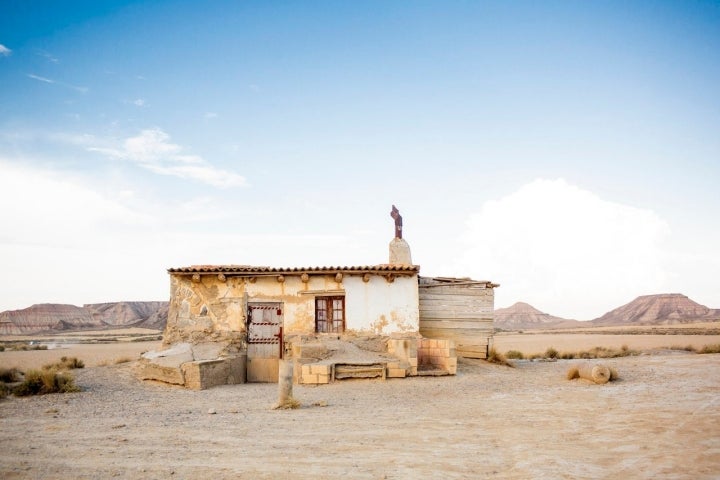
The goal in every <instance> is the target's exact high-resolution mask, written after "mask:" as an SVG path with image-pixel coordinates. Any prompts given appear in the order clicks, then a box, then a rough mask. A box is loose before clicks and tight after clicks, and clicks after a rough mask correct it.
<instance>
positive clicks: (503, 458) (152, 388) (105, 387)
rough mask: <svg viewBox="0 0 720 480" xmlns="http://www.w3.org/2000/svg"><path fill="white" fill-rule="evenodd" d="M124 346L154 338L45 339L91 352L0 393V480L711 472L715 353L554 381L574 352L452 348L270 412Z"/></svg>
mask: <svg viewBox="0 0 720 480" xmlns="http://www.w3.org/2000/svg"><path fill="white" fill-rule="evenodd" d="M526 336H527V337H533V338H535V339H536V340H537V341H538V342H540V343H538V344H536V345H534V346H532V347H528V348H529V349H528V348H526V349H525V351H526V352H531V351H537V352H541V351H543V350H544V349H545V348H547V347H548V346H555V348H558V349H561V348H563V347H562V345H561V344H559V343H557V340H558V339H559V338H560V337H561V336H555V338H554V339H553V340H554V341H553V345H549V344H544V343H542V342H545V341H546V339H544V338H542V337H540V336H534V335H526ZM572 337H573V338H575V339H576V340H577V339H578V338H580V337H577V335H572ZM595 337H597V340H596V341H595V342H593V344H592V346H599V345H603V341H604V340H603V339H605V340H607V338H609V337H607V336H606V335H597V336H595ZM498 338H499V337H498ZM498 338H496V345H497V342H498V341H499V340H498ZM503 341H505V340H503ZM702 341H703V344H708V343H717V340H715V339H713V338H707V339H703V340H702ZM675 343H676V342H675V341H673V340H672V339H670V340H669V341H668V342H667V343H664V344H663V345H661V346H671V345H674V344H675ZM623 344H628V345H629V346H631V347H633V345H632V343H631V341H630V340H628V339H626V340H625V341H624V342H623ZM680 344H684V343H683V342H680ZM128 345H132V348H138V349H139V350H138V351H137V352H136V353H139V352H140V351H144V350H147V349H151V348H153V347H154V346H155V345H153V342H140V343H134V344H107V345H77V346H72V347H70V348H68V349H61V350H57V351H55V352H54V353H56V354H57V353H59V354H62V355H71V356H78V357H80V358H83V356H85V355H96V356H95V357H93V358H94V359H95V360H93V361H92V362H88V364H89V367H87V368H84V369H80V370H75V374H76V377H77V383H78V385H80V386H81V387H82V388H83V391H82V392H79V393H68V394H53V395H45V396H39V397H26V398H16V397H8V398H7V399H5V400H2V401H0V425H2V434H1V435H0V478H8V479H12V478H27V479H30V478H33V479H34V478H88V479H89V478H92V479H96V478H133V479H134V478H150V479H153V478H184V479H224V478H228V479H229V478H247V479H270V478H272V479H277V478H280V479H282V478H292V479H305V478H308V479H310V478H312V479H336V478H340V477H345V478H352V479H356V478H357V479H411V478H458V479H460V478H467V479H475V478H517V479H562V478H568V479H570V478H573V479H575V478H593V479H595V478H607V479H615V478H668V479H669V478H672V479H676V478H688V479H711V478H720V355H719V354H710V355H698V354H692V353H687V352H669V351H662V350H659V351H648V352H647V353H645V354H643V355H640V356H633V357H624V358H617V359H612V360H605V361H604V363H606V364H608V365H611V366H614V367H615V368H616V369H617V370H618V372H619V374H620V377H621V378H620V380H619V381H615V382H611V383H608V384H605V385H595V384H592V383H589V382H587V381H585V380H573V381H568V380H566V379H565V373H566V371H567V369H568V368H569V367H570V366H571V365H574V364H577V363H578V362H579V361H578V360H560V361H556V362H542V361H535V362H529V361H517V362H515V368H509V367H504V366H500V365H493V364H488V363H486V362H484V361H481V360H461V362H460V365H459V369H458V374H457V375H456V376H453V377H415V378H406V379H389V380H386V381H382V380H344V381H339V382H335V383H333V384H330V385H324V386H318V387H307V386H305V387H304V386H295V387H294V394H295V397H296V398H297V399H298V400H299V401H300V402H301V403H302V407H301V408H299V409H296V410H271V408H270V407H271V406H272V404H273V403H274V402H275V400H276V399H277V386H276V385H272V384H244V385H229V386H224V387H217V388H213V389H209V390H204V391H190V390H185V389H182V388H178V387H170V386H166V385H162V384H157V383H150V382H141V381H139V380H137V379H136V378H135V377H134V376H133V363H132V362H127V363H120V364H115V363H114V359H117V358H120V357H123V356H126V355H129V354H130V353H129V352H128V350H126V349H127V348H128ZM508 345H510V344H508ZM574 345H575V346H573V347H572V348H573V349H578V348H579V347H578V346H577V343H575V344H574ZM606 346H612V345H606ZM88 347H92V349H88V350H84V349H86V348H88ZM98 348H102V350H100V352H102V353H98V350H97V349H98ZM509 348H516V349H517V348H518V345H517V344H513V345H510V346H509ZM520 349H521V350H522V348H520ZM502 350H503V349H501V351H502ZM48 352H53V351H52V350H49V351H33V352H8V351H6V352H0V365H3V366H9V363H13V362H15V360H12V361H10V360H9V359H10V358H17V357H15V356H14V355H15V354H30V355H29V356H32V355H39V354H43V355H46V354H48ZM29 356H28V357H29ZM22 360H23V361H30V360H29V358H26V357H23V358H22ZM43 361H44V360H42V361H40V363H42V362H43ZM93 365H104V366H93ZM211 412H214V413H211Z"/></svg>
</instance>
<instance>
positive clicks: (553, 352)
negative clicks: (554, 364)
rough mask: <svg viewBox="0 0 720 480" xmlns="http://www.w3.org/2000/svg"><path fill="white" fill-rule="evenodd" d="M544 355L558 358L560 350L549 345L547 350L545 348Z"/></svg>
mask: <svg viewBox="0 0 720 480" xmlns="http://www.w3.org/2000/svg"><path fill="white" fill-rule="evenodd" d="M544 357H545V358H558V351H557V350H555V349H554V348H553V347H549V348H548V349H547V350H545V354H544Z"/></svg>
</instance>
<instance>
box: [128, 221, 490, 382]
mask: <svg viewBox="0 0 720 480" xmlns="http://www.w3.org/2000/svg"><path fill="white" fill-rule="evenodd" d="M391 215H393V218H395V219H396V230H395V232H396V237H395V238H394V239H393V240H392V242H391V243H390V255H389V260H390V263H388V264H380V265H369V266H344V267H306V268H279V267H258V266H248V265H195V266H190V267H181V268H170V269H169V270H168V273H169V275H170V307H169V313H168V321H167V326H166V329H165V334H164V337H163V346H164V348H165V349H164V350H163V351H160V352H152V353H149V354H146V356H145V358H144V360H143V362H142V365H141V374H140V376H141V377H142V378H145V379H154V380H162V381H166V382H169V383H176V384H181V385H185V386H188V387H190V388H198V389H202V388H207V387H210V386H213V385H219V384H227V383H244V382H245V381H249V382H275V381H277V379H278V368H279V362H280V359H286V360H288V359H290V360H292V361H293V363H294V365H295V375H294V378H295V381H296V382H297V383H305V384H321V383H329V382H331V381H334V380H336V379H341V378H353V377H374V376H378V377H382V378H388V377H390V378H392V377H405V376H414V375H448V374H450V375H454V374H455V372H456V370H457V357H456V350H455V341H456V340H457V335H456V334H457V333H458V331H455V330H453V329H454V328H455V327H457V326H462V327H464V329H463V330H462V331H460V333H463V332H465V333H472V334H473V335H476V334H478V332H477V331H473V330H472V329H473V322H472V314H468V313H467V312H466V313H463V314H462V317H463V318H462V321H463V323H462V324H459V323H457V322H454V321H453V318H454V317H453V316H454V315H455V314H456V312H457V308H456V306H455V304H456V303H457V299H459V298H460V297H458V296H456V295H451V296H448V297H443V296H442V294H443V293H450V294H454V293H457V290H456V288H457V287H458V286H460V285H467V281H463V282H461V283H460V284H457V285H454V287H455V288H451V289H449V290H448V289H446V288H433V290H434V291H435V292H434V294H431V295H428V294H427V293H426V294H425V295H424V297H425V298H426V300H423V299H422V298H421V291H423V290H427V288H425V286H427V285H429V284H433V285H434V284H436V283H437V282H438V281H440V280H438V279H431V280H430V281H428V280H424V279H421V278H420V277H419V276H418V273H419V270H420V267H419V266H417V265H414V264H413V263H412V261H411V258H410V247H409V246H408V244H407V242H406V241H405V240H404V239H402V217H400V216H399V212H397V210H396V209H395V208H394V207H393V213H392V214H391ZM398 222H399V225H398ZM442 281H443V282H445V280H442ZM482 286H483V288H484V289H485V290H486V291H483V292H481V293H482V295H483V297H482V302H483V305H484V307H483V313H482V321H481V323H483V326H482V328H485V326H486V324H487V319H488V318H489V319H490V326H492V288H493V287H495V286H497V285H494V284H492V283H490V282H485V283H483V284H482ZM421 287H422V288H421ZM438 294H440V296H438ZM445 298H447V299H448V300H450V303H448V305H449V307H448V308H444V305H445V303H446V302H445V300H444V299H445ZM428 302H429V303H428ZM453 302H455V303H453ZM424 303H425V304H426V305H425V306H424ZM476 304H477V303H473V302H470V304H468V305H469V306H470V307H472V306H473V305H476ZM428 305H429V307H428ZM488 305H489V313H488V307H487V306H488ZM423 312H425V315H426V316H428V315H430V317H429V318H426V319H423ZM438 312H440V313H438ZM423 321H424V326H425V328H424V329H423ZM444 326H445V327H448V328H443V327H444ZM423 330H425V331H426V334H427V333H431V334H433V336H432V337H428V336H423V335H422V334H423ZM484 333H486V332H485V331H484V330H483V334H484ZM489 336H492V332H491V331H490V332H489ZM333 342H335V343H333ZM473 342H474V343H477V344H479V345H480V346H479V347H477V348H476V350H477V349H478V348H480V349H481V348H487V345H488V343H489V341H487V340H481V341H479V342H478V341H477V339H476V338H475V337H473V338H471V339H470V342H465V343H473ZM483 342H484V343H483ZM370 344H373V345H374V347H373V348H367V346H368V345H370ZM357 345H360V346H361V347H362V348H356V347H357ZM378 345H379V347H378ZM471 356H476V357H477V356H479V355H471Z"/></svg>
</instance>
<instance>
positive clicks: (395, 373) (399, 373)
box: [387, 368, 407, 378]
mask: <svg viewBox="0 0 720 480" xmlns="http://www.w3.org/2000/svg"><path fill="white" fill-rule="evenodd" d="M406 376H407V370H405V369H404V368H388V370H387V377H388V378H405V377H406Z"/></svg>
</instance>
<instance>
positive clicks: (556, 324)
mask: <svg viewBox="0 0 720 480" xmlns="http://www.w3.org/2000/svg"><path fill="white" fill-rule="evenodd" d="M711 321H720V309H712V308H708V307H706V306H704V305H700V304H699V303H697V302H694V301H692V300H690V299H689V298H688V297H686V296H685V295H682V294H680V293H663V294H658V295H643V296H640V297H638V298H636V299H635V300H633V301H632V302H630V303H628V304H626V305H623V306H621V307H618V308H616V309H614V310H611V311H609V312H607V313H606V314H605V315H603V316H602V317H599V318H596V319H594V320H590V321H588V322H579V321H577V320H567V319H564V318H560V317H555V316H552V315H549V314H547V313H543V312H541V311H540V310H538V309H536V308H535V307H533V306H531V305H528V304H527V303H523V302H518V303H516V304H514V305H512V306H510V307H508V308H499V309H497V310H495V327H496V328H498V329H502V330H523V329H527V330H531V329H551V328H577V327H608V326H626V325H674V324H683V323H694V322H711Z"/></svg>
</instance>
